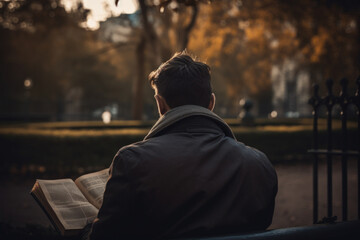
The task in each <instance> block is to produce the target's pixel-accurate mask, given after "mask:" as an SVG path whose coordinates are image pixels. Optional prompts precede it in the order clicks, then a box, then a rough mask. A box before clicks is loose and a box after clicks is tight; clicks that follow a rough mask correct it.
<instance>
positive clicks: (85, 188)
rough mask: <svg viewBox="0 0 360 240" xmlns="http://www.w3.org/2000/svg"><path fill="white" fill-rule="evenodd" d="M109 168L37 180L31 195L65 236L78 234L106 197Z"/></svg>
mask: <svg viewBox="0 0 360 240" xmlns="http://www.w3.org/2000/svg"><path fill="white" fill-rule="evenodd" d="M108 178H109V169H104V170H101V171H99V172H94V173H89V174H85V175H83V176H81V177H79V178H77V179H76V180H75V181H73V180H72V179H69V178H66V179H58V180H39V179H38V180H36V182H35V184H34V186H33V188H32V190H31V195H32V196H33V197H34V198H35V200H36V201H37V202H38V203H39V205H40V206H41V207H42V209H43V210H44V211H45V213H46V215H47V216H48V217H49V219H50V221H51V222H52V223H53V225H54V226H55V228H56V229H57V230H59V232H60V233H61V235H63V236H71V235H76V234H79V233H80V231H81V230H82V229H83V228H84V227H85V225H86V224H87V223H90V222H92V221H93V220H94V219H95V217H96V216H97V213H98V211H99V208H100V207H101V204H102V201H103V195H104V191H105V185H106V182H107V180H108Z"/></svg>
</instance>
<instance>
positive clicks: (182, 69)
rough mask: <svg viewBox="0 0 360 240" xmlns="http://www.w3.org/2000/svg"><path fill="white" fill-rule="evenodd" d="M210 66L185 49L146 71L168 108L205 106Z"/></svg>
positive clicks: (207, 101)
mask: <svg viewBox="0 0 360 240" xmlns="http://www.w3.org/2000/svg"><path fill="white" fill-rule="evenodd" d="M210 80H211V77H210V67H209V66H208V65H206V64H205V63H202V62H198V61H196V60H194V59H193V58H192V57H191V56H190V55H189V54H187V53H186V52H185V51H183V52H180V53H176V54H175V55H174V56H173V57H172V58H170V59H169V60H168V61H166V62H165V63H163V64H161V66H160V67H159V68H158V69H157V70H155V71H153V72H151V73H150V75H149V81H150V84H151V86H152V87H153V88H156V89H157V91H158V94H159V95H161V96H162V97H163V98H165V100H166V103H167V104H168V105H169V107H170V108H175V107H178V106H182V105H188V104H191V105H199V106H202V107H208V106H209V103H210V98H211V94H212V89H211V84H210Z"/></svg>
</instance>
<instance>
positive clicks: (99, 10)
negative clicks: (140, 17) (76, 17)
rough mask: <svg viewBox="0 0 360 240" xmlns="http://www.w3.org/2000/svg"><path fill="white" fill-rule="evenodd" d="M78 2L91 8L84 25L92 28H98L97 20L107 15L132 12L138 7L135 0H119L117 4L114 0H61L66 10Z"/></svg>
mask: <svg viewBox="0 0 360 240" xmlns="http://www.w3.org/2000/svg"><path fill="white" fill-rule="evenodd" d="M78 2H82V3H83V4H84V8H86V9H90V10H91V13H90V14H89V16H88V18H87V21H86V23H85V27H87V28H89V29H92V30H96V29H98V28H99V22H100V21H104V20H106V19H107V18H108V17H111V16H118V15H120V14H121V13H133V12H135V11H136V10H137V8H138V4H137V1H136V0H119V3H118V6H115V0H62V3H63V4H64V6H65V9H66V10H67V11H71V9H73V8H76V5H77V3H78Z"/></svg>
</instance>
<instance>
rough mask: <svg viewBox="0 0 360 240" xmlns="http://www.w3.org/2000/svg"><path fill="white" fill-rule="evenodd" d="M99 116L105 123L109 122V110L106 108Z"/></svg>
mask: <svg viewBox="0 0 360 240" xmlns="http://www.w3.org/2000/svg"><path fill="white" fill-rule="evenodd" d="M101 118H102V120H103V122H104V123H105V124H109V123H110V122H111V112H109V111H108V110H106V111H104V112H103V113H102V114H101Z"/></svg>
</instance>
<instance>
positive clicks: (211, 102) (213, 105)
mask: <svg viewBox="0 0 360 240" xmlns="http://www.w3.org/2000/svg"><path fill="white" fill-rule="evenodd" d="M215 102H216V98H215V93H212V94H211V97H210V103H209V106H208V109H209V110H210V111H213V110H214V107H215Z"/></svg>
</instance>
